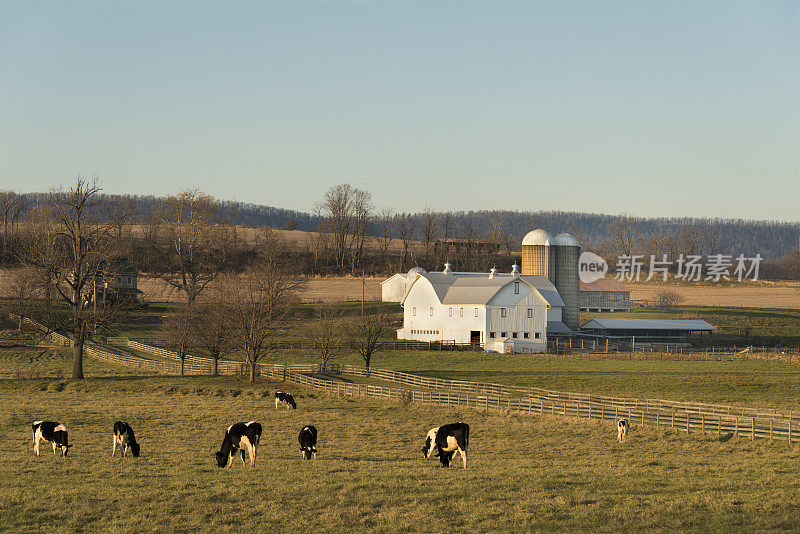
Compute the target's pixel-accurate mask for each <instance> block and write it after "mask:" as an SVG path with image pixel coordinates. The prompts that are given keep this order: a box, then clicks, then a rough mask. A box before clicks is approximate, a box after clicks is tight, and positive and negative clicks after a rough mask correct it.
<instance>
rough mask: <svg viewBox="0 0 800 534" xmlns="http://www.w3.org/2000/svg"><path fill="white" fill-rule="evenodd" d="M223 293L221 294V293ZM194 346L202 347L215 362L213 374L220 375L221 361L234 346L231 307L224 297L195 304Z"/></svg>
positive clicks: (191, 313) (193, 323) (192, 319)
mask: <svg viewBox="0 0 800 534" xmlns="http://www.w3.org/2000/svg"><path fill="white" fill-rule="evenodd" d="M220 293H221V292H220ZM189 314H190V324H191V325H192V335H193V338H194V340H193V344H194V345H196V346H198V347H202V348H203V349H204V350H205V352H206V353H207V354H208V356H210V357H211V358H212V359H213V360H214V368H213V373H214V376H216V375H217V374H218V373H219V359H220V358H221V357H222V355H223V354H226V353H227V352H229V351H230V349H231V345H232V344H233V337H232V335H231V325H230V315H229V314H230V305H229V303H228V302H227V299H225V298H224V297H223V296H222V295H218V296H215V298H213V299H212V302H208V303H195V304H194V305H193V306H192V308H191V309H190V311H189Z"/></svg>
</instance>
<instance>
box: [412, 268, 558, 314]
mask: <svg viewBox="0 0 800 534" xmlns="http://www.w3.org/2000/svg"><path fill="white" fill-rule="evenodd" d="M419 278H425V279H426V280H428V282H430V284H431V286H432V287H433V290H434V292H435V293H436V297H437V298H438V299H439V302H441V303H442V304H486V303H488V302H489V301H490V300H491V299H492V297H494V296H495V295H496V294H497V293H498V292H499V291H500V290H501V289H502V288H503V287H505V286H506V285H507V284H510V283H511V282H512V281H514V280H521V281H523V282H525V283H527V284H528V285H530V286H531V287H533V288H534V289H535V290H536V291H537V292H538V293H539V294H540V295H541V296H542V297H543V298H544V299H545V300H546V301H547V302H548V303H549V304H550V306H564V301H563V300H562V299H561V296H560V295H559V294H558V291H557V290H556V287H555V286H554V285H553V283H552V282H550V280H548V279H547V277H545V276H539V275H526V276H516V277H515V276H512V275H511V274H508V273H496V274H495V275H494V277H492V278H489V274H488V273H453V274H444V273H439V272H433V273H422V274H420V276H419ZM412 286H413V284H412ZM410 291H411V288H410V287H409V288H408V291H406V296H408V293H409V292H410ZM403 300H404V301H405V298H404V299H403Z"/></svg>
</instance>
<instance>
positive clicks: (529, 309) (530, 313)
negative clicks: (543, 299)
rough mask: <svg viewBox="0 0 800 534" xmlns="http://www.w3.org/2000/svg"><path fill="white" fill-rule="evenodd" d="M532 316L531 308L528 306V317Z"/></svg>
mask: <svg viewBox="0 0 800 534" xmlns="http://www.w3.org/2000/svg"><path fill="white" fill-rule="evenodd" d="M531 317H533V308H528V319H530V318H531Z"/></svg>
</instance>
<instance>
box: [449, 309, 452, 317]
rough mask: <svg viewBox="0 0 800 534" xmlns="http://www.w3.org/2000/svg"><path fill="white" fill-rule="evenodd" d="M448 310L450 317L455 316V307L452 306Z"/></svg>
mask: <svg viewBox="0 0 800 534" xmlns="http://www.w3.org/2000/svg"><path fill="white" fill-rule="evenodd" d="M448 312H449V313H450V317H452V316H453V308H450V309H449V310H448Z"/></svg>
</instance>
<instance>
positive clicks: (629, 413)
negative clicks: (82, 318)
mask: <svg viewBox="0 0 800 534" xmlns="http://www.w3.org/2000/svg"><path fill="white" fill-rule="evenodd" d="M29 324H32V325H34V326H36V327H38V328H44V327H42V326H41V325H39V324H38V323H35V322H33V321H29ZM49 335H50V338H51V339H52V340H53V341H54V342H57V343H61V344H65V345H70V344H71V340H70V339H69V338H68V337H67V336H64V335H62V334H59V333H56V332H50V334H49ZM133 343H135V345H131V346H132V348H136V349H137V350H142V351H148V350H149V351H153V353H154V354H158V355H159V356H162V357H166V358H170V359H171V358H173V357H174V358H177V355H176V354H175V353H172V352H170V351H166V350H164V349H159V348H157V347H150V346H149V345H144V344H141V343H136V342H133ZM155 351H158V352H155ZM86 352H87V354H89V355H90V356H93V357H95V358H98V359H101V360H106V361H111V362H114V363H120V364H124V365H132V366H135V367H137V368H140V369H147V370H153V371H157V372H160V373H164V374H178V373H179V372H180V363H179V362H177V361H163V360H152V359H148V358H143V357H141V356H137V355H134V354H131V353H128V352H125V351H122V350H119V349H114V348H109V347H103V346H101V345H97V344H94V343H87V344H86ZM212 363H213V361H212V360H211V359H210V358H201V357H195V356H188V357H187V358H186V361H185V371H186V372H187V373H190V374H209V373H210V372H211V364H212ZM219 364H220V365H219V369H220V371H221V372H224V373H225V374H243V373H244V372H246V368H244V367H242V365H243V364H241V363H239V362H230V361H227V360H220V362H219ZM329 370H330V371H331V372H339V373H344V374H349V375H354V376H363V377H366V376H369V377H372V378H376V379H379V380H383V381H388V382H393V383H397V384H401V385H406V386H412V387H413V388H425V389H413V388H408V387H406V388H403V387H394V386H380V385H373V384H357V383H350V382H341V381H336V380H331V379H325V378H318V377H314V376H309V375H310V374H313V373H318V372H320V366H319V365H317V364H300V365H280V364H275V365H270V364H258V366H257V374H258V375H260V376H266V377H270V378H273V379H279V380H284V381H287V382H292V383H296V384H300V385H304V386H308V387H312V388H315V389H320V390H323V391H326V392H328V393H331V394H335V395H346V396H359V397H378V398H389V399H398V400H400V401H403V402H417V403H423V404H437V405H448V406H456V407H461V406H463V407H465V408H480V409H490V410H502V411H519V412H523V413H528V414H538V415H557V416H562V417H574V418H576V419H600V420H617V419H620V418H626V419H628V421H629V422H630V423H631V424H641V425H651V426H655V427H657V428H658V427H665V428H671V429H675V430H685V431H686V432H687V433H688V432H691V431H693V430H694V431H700V432H712V433H717V434H719V435H721V434H723V433H725V434H733V435H734V436H740V435H743V436H746V437H750V439H755V438H768V439H771V440H775V439H777V440H786V441H788V442H789V443H792V442H793V441H795V442H796V441H797V440H798V439H800V433H798V428H797V419H798V418H800V414H798V413H797V412H785V411H779V410H768V411H764V410H759V409H753V408H744V407H734V406H722V405H714V404H704V403H687V402H676V401H667V400H659V399H631V398H622V397H608V396H603V395H589V394H582V393H569V392H559V391H551V390H545V389H541V388H526V387H517V386H507V385H502V384H491V383H480V382H469V381H460V380H448V379H440V378H428V377H422V376H418V375H413V374H410V373H403V372H400V371H393V370H390V369H376V368H371V369H370V370H369V371H367V370H366V369H364V368H363V367H358V366H352V365H339V366H331V367H330V368H329ZM443 390H445V391H443Z"/></svg>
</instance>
